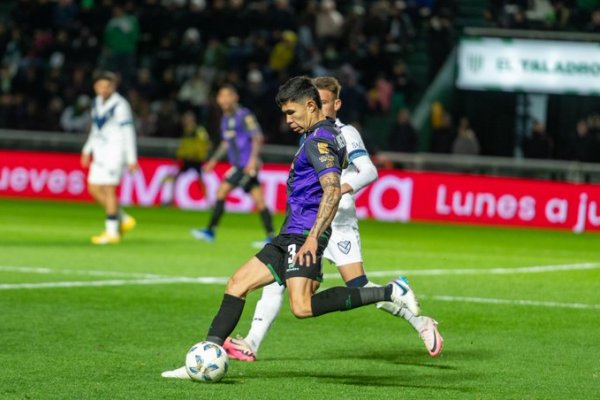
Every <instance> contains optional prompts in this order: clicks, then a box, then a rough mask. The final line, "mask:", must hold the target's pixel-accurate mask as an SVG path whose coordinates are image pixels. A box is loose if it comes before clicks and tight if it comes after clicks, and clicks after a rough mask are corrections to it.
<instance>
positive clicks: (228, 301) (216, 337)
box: [206, 293, 246, 346]
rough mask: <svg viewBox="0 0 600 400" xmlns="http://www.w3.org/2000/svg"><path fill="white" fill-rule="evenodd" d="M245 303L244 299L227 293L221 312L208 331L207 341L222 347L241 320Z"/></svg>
mask: <svg viewBox="0 0 600 400" xmlns="http://www.w3.org/2000/svg"><path fill="white" fill-rule="evenodd" d="M245 303H246V301H245V300H244V299H240V298H239V297H235V296H231V295H229V294H227V293H225V295H224V296H223V301H222V302H221V308H219V312H217V315H216V316H215V318H214V319H213V321H212V324H211V325H210V328H209V329H208V334H207V335H206V340H208V341H209V342H213V343H216V344H218V345H219V346H220V345H222V344H223V342H224V341H225V339H226V338H227V336H229V335H230V334H231V332H233V330H234V329H235V326H236V325H237V323H238V321H239V320H240V317H241V316H242V311H243V310H244V304H245Z"/></svg>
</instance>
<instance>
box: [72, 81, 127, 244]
mask: <svg viewBox="0 0 600 400" xmlns="http://www.w3.org/2000/svg"><path fill="white" fill-rule="evenodd" d="M116 87H117V77H116V75H115V74H113V73H111V72H99V73H97V74H96V75H95V76H94V91H95V92H96V97H95V99H94V101H93V104H92V111H91V113H92V126H91V130H90V134H89V137H88V139H87V141H86V143H85V145H84V147H83V150H82V154H81V165H82V166H83V167H84V168H88V167H89V173H88V191H89V193H90V195H91V196H92V197H93V198H94V199H95V200H96V201H97V202H98V204H100V205H101V206H102V208H103V209H104V210H105V212H106V221H105V231H104V232H102V233H101V234H100V235H98V236H93V237H92V243H94V244H114V243H118V242H119V241H120V238H121V232H122V231H128V230H130V229H132V228H133V226H135V220H134V219H133V218H132V217H131V216H128V215H126V214H124V213H123V212H122V210H120V208H119V202H118V198H117V186H118V185H119V183H120V182H121V177H122V176H123V173H124V171H125V170H129V171H130V172H135V171H136V170H137V151H136V139H135V129H134V126H133V115H132V112H131V107H130V106H129V103H128V102H127V100H125V98H124V97H123V96H121V95H120V94H119V93H117V92H116Z"/></svg>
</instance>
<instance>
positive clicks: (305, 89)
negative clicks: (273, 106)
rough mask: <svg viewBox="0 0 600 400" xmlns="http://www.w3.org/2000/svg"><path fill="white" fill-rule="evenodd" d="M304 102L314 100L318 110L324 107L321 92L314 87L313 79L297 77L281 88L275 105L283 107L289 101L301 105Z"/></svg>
mask: <svg viewBox="0 0 600 400" xmlns="http://www.w3.org/2000/svg"><path fill="white" fill-rule="evenodd" d="M302 100H313V101H314V102H315V104H316V105H317V107H318V108H321V107H322V106H323V105H322V103H321V97H320V96H319V91H318V90H317V88H316V87H315V85H313V83H312V79H310V78H309V77H307V76H296V77H294V78H291V79H289V80H288V81H287V82H285V83H284V84H283V85H281V86H279V92H277V96H276V97H275V103H277V106H278V107H281V106H282V105H284V104H285V103H287V102H289V101H293V102H295V103H300V102H301V101H302Z"/></svg>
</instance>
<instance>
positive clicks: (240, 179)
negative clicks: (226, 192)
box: [225, 167, 260, 193]
mask: <svg viewBox="0 0 600 400" xmlns="http://www.w3.org/2000/svg"><path fill="white" fill-rule="evenodd" d="M225 182H228V183H229V184H231V185H232V186H239V187H241V188H242V189H243V190H244V192H246V193H250V191H251V190H252V189H254V188H255V187H257V186H260V182H259V181H258V178H257V177H256V175H246V174H244V169H243V168H239V167H231V168H230V169H229V171H227V173H226V174H225Z"/></svg>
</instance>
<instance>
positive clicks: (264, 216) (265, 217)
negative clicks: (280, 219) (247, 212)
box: [260, 208, 273, 237]
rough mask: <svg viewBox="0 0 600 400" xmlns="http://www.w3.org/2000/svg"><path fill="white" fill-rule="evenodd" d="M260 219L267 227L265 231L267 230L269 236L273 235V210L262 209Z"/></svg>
mask: <svg viewBox="0 0 600 400" xmlns="http://www.w3.org/2000/svg"><path fill="white" fill-rule="evenodd" d="M260 219H261V220H262V223H263V226H264V227H265V231H267V236H268V237H273V218H271V212H270V211H269V209H268V208H263V209H262V210H260Z"/></svg>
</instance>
